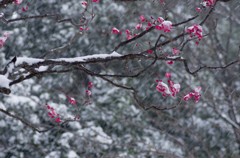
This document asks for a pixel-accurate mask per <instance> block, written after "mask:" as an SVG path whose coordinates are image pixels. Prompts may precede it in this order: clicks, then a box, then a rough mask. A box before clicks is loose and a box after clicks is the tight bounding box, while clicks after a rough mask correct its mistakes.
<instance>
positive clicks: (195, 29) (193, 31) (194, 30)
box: [186, 24, 203, 44]
mask: <svg viewBox="0 0 240 158" xmlns="http://www.w3.org/2000/svg"><path fill="white" fill-rule="evenodd" d="M186 32H187V33H188V34H189V35H190V38H192V37H194V36H195V37H197V38H198V41H200V40H201V39H202V38H203V33H202V32H203V30H202V26H201V25H198V24H194V25H193V26H190V27H188V28H187V30H186ZM198 41H197V42H196V44H198Z"/></svg>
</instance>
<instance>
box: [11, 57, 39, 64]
mask: <svg viewBox="0 0 240 158" xmlns="http://www.w3.org/2000/svg"><path fill="white" fill-rule="evenodd" d="M42 61H44V60H43V59H37V58H28V57H17V61H16V63H15V65H16V66H18V65H21V64H23V63H26V64H28V65H32V64H36V63H39V62H42Z"/></svg>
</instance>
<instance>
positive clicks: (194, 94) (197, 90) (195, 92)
mask: <svg viewBox="0 0 240 158" xmlns="http://www.w3.org/2000/svg"><path fill="white" fill-rule="evenodd" d="M200 91H201V87H197V88H195V89H194V90H193V92H190V93H188V94H187V95H185V96H184V97H183V100H185V101H188V100H189V99H191V98H193V99H194V101H195V103H197V102H198V101H199V100H200V96H201V94H200Z"/></svg>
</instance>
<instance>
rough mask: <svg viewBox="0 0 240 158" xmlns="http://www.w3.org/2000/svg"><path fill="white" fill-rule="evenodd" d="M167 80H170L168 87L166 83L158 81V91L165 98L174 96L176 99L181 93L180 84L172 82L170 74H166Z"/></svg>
mask: <svg viewBox="0 0 240 158" xmlns="http://www.w3.org/2000/svg"><path fill="white" fill-rule="evenodd" d="M165 77H166V78H168V85H167V84H166V83H164V82H163V81H162V80H159V81H158V80H157V83H158V84H157V86H156V90H157V91H158V92H160V93H162V95H163V96H164V97H166V96H172V97H175V96H176V94H177V93H178V92H179V91H180V87H181V86H180V84H178V83H176V84H175V83H174V82H173V81H172V80H171V74H170V73H166V75H165Z"/></svg>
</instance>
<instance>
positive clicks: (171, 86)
mask: <svg viewBox="0 0 240 158" xmlns="http://www.w3.org/2000/svg"><path fill="white" fill-rule="evenodd" d="M165 77H166V78H167V79H168V80H167V84H166V83H164V82H163V81H162V80H156V82H157V86H156V90H157V91H158V92H160V93H161V94H162V96H164V97H168V96H172V97H176V95H177V94H178V93H179V92H180V88H181V86H180V84H179V83H174V82H173V81H172V80H171V73H169V72H167V73H166V74H165ZM200 91H201V87H197V88H195V89H194V90H193V91H192V92H189V93H188V94H186V95H185V96H184V97H183V100H184V101H188V100H190V99H193V100H194V101H195V103H197V102H199V100H200V97H201V94H200Z"/></svg>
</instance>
